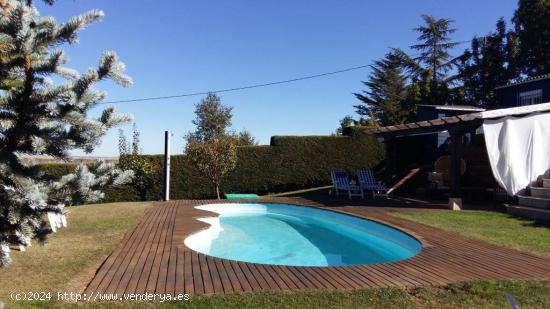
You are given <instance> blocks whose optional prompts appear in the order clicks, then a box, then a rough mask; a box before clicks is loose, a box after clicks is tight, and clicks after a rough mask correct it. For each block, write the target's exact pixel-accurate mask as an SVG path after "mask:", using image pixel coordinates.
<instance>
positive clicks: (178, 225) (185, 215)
mask: <svg viewBox="0 0 550 309" xmlns="http://www.w3.org/2000/svg"><path fill="white" fill-rule="evenodd" d="M270 201H274V202H283V203H291V204H292V203H294V204H298V205H305V206H311V207H322V208H327V209H329V210H334V209H336V210H338V211H343V212H345V213H349V214H352V215H356V216H360V217H365V218H367V219H370V220H375V221H380V222H382V223H384V224H388V225H390V226H395V227H398V228H401V229H403V230H404V231H407V232H409V233H412V234H413V235H414V236H417V237H418V238H419V239H420V240H421V241H423V243H424V245H425V246H424V248H423V250H422V251H421V252H420V253H419V254H418V255H416V256H414V257H412V258H409V259H406V260H403V261H397V262H393V263H382V264H373V265H354V266H341V267H288V266H276V265H262V264H254V263H246V262H237V261H231V260H225V259H219V258H216V257H211V256H206V255H203V254H201V253H198V252H195V251H193V250H191V249H189V248H187V246H185V244H184V242H183V241H184V240H185V238H186V237H187V236H188V235H190V234H192V233H194V232H196V231H198V230H199V229H201V228H205V227H207V224H205V223H203V222H200V221H197V220H196V219H195V218H196V217H201V216H209V215H212V213H209V212H205V211H201V210H198V209H195V208H194V207H193V206H195V205H200V204H205V203H212V202H218V201H205V200H200V201H190V200H189V201H171V202H164V203H161V202H158V203H155V204H154V205H153V206H152V207H150V208H148V209H146V210H145V212H144V215H143V218H142V219H141V220H140V221H139V222H138V223H137V224H136V225H135V226H134V227H133V228H132V229H131V230H129V231H128V232H127V233H126V234H125V236H124V237H123V240H122V241H121V243H120V245H119V246H118V247H117V248H116V249H115V250H114V251H113V252H112V253H111V254H110V255H109V256H108V257H107V258H106V260H105V261H104V263H103V264H102V265H101V267H100V268H99V269H98V271H97V273H96V274H95V276H94V278H92V280H91V281H90V283H89V284H88V286H87V288H86V290H85V292H87V293H90V292H94V293H143V292H145V291H147V292H150V293H170V294H177V293H188V294H205V293H206V294H210V293H234V292H248V291H279V290H311V289H331V290H332V289H343V290H347V289H357V288H369V287H410V286H428V285H441V284H447V283H451V282H458V281H464V280H482V279H502V280H506V279H548V278H550V259H549V258H545V257H541V256H535V255H532V254H530V253H526V252H520V251H517V250H514V249H510V248H503V247H500V246H496V245H492V244H488V243H485V242H483V241H479V240H475V239H472V238H468V237H465V236H462V235H458V234H456V233H452V232H448V231H443V230H441V229H438V228H435V227H432V226H428V225H424V224H420V223H416V222H414V221H410V220H406V219H402V218H399V217H394V216H392V215H391V209H389V210H386V209H380V208H372V207H347V206H346V204H345V203H346V202H345V201H343V202H339V203H340V204H341V205H342V206H338V207H336V208H334V207H333V208H330V207H327V206H329V205H327V204H324V202H322V201H308V200H305V199H292V198H277V199H272V200H270ZM332 206H333V205H332Z"/></svg>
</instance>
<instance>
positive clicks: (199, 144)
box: [185, 93, 237, 199]
mask: <svg viewBox="0 0 550 309" xmlns="http://www.w3.org/2000/svg"><path fill="white" fill-rule="evenodd" d="M231 111H232V108H231V107H227V106H224V105H222V103H221V100H220V98H219V97H218V96H217V95H216V94H214V93H209V94H208V95H207V96H206V98H205V99H203V100H201V101H200V102H199V103H198V104H197V105H196V107H195V115H196V118H195V120H193V124H195V125H196V126H197V129H196V130H195V132H192V133H189V134H188V135H187V136H186V141H187V144H186V147H185V154H186V155H187V158H188V159H189V160H190V161H191V162H192V163H193V164H194V165H195V166H196V167H197V169H198V170H199V171H200V172H201V173H203V174H204V175H205V176H206V177H207V178H208V179H209V180H210V181H211V182H212V184H213V185H214V186H215V188H216V196H217V198H218V199H220V184H221V181H222V179H223V177H224V176H225V175H226V174H227V173H228V172H230V171H231V170H233V169H234V168H235V166H236V164H237V138H236V137H235V135H234V134H233V133H230V132H228V128H229V126H230V125H231V118H232V117H233V115H232V112H231Z"/></svg>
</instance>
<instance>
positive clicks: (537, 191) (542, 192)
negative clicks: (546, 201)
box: [529, 187, 550, 198]
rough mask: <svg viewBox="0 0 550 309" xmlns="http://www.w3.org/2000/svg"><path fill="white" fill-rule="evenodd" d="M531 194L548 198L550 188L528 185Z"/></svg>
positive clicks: (549, 196)
mask: <svg viewBox="0 0 550 309" xmlns="http://www.w3.org/2000/svg"><path fill="white" fill-rule="evenodd" d="M529 189H530V191H531V196H533V197H543V198H550V188H545V187H530V188H529Z"/></svg>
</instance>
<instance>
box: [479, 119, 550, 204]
mask: <svg viewBox="0 0 550 309" xmlns="http://www.w3.org/2000/svg"><path fill="white" fill-rule="evenodd" d="M483 131H484V133H485V143H486V145H487V153H488V154H489V161H490V163H491V169H492V171H493V175H494V177H495V179H496V180H497V182H498V184H499V185H500V186H501V187H502V188H504V189H506V191H507V192H508V194H510V195H516V194H518V193H521V191H522V190H523V189H525V188H526V187H527V186H529V185H532V184H533V183H534V182H535V181H536V180H537V178H538V177H539V176H542V175H544V176H548V169H549V168H550V113H545V114H533V115H530V116H526V117H521V118H516V117H513V116H506V117H503V118H500V119H496V120H484V122H483Z"/></svg>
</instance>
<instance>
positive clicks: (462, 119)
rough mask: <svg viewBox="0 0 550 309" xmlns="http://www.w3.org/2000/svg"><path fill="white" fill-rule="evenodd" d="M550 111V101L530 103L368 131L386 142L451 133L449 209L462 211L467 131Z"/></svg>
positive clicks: (367, 130)
mask: <svg viewBox="0 0 550 309" xmlns="http://www.w3.org/2000/svg"><path fill="white" fill-rule="evenodd" d="M547 112H550V103H543V104H537V105H528V106H521V107H513V108H504V109H495V110H490V111H484V112H476V113H468V114H463V115H458V116H452V117H445V118H440V119H433V120H428V121H418V122H411V123H406V124H400V125H395V126H387V127H379V128H365V131H366V132H367V133H370V134H373V135H374V136H376V137H378V138H382V139H384V141H385V142H388V141H390V143H391V140H392V139H393V138H395V137H402V136H411V135H421V134H434V133H439V132H444V131H447V132H449V135H450V138H451V175H450V195H449V208H451V209H454V210H459V209H461V208H462V198H461V186H460V168H461V158H462V155H461V149H462V141H463V137H464V134H466V133H473V132H475V131H476V129H477V128H479V127H480V126H481V125H482V124H483V122H484V121H485V120H488V119H499V118H502V117H507V116H513V117H524V116H527V115H530V114H533V113H547Z"/></svg>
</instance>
